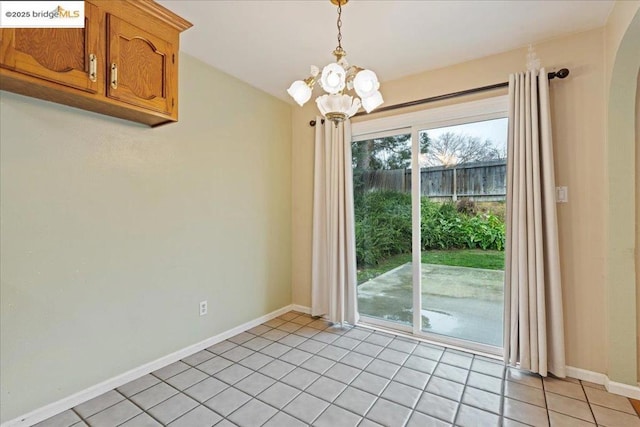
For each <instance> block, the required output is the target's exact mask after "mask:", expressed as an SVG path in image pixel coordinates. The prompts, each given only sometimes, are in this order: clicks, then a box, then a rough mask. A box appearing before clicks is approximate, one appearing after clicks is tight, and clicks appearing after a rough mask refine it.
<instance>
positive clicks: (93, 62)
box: [0, 2, 104, 93]
mask: <svg viewBox="0 0 640 427" xmlns="http://www.w3.org/2000/svg"><path fill="white" fill-rule="evenodd" d="M99 21H100V14H99V11H98V8H97V7H96V6H95V5H93V4H91V3H89V2H85V27H84V28H4V29H1V30H0V66H1V67H4V68H9V69H11V70H14V71H17V72H20V73H23V74H28V75H31V76H35V77H40V78H43V79H46V80H50V81H53V82H56V83H61V84H63V85H66V86H71V87H74V88H76V89H81V90H85V91H87V92H94V93H95V92H97V91H98V86H99V82H98V80H99V79H98V77H100V79H102V80H103V81H104V76H99V73H100V71H101V70H99V68H98V66H99V64H98V62H97V61H98V60H99V58H98V55H99V51H98V43H99V34H100V23H99ZM92 71H95V73H94V74H91V72H92Z"/></svg>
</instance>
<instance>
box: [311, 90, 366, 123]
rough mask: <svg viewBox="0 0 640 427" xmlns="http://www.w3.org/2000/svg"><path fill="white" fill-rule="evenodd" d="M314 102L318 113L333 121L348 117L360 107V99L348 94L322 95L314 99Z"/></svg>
mask: <svg viewBox="0 0 640 427" xmlns="http://www.w3.org/2000/svg"><path fill="white" fill-rule="evenodd" d="M316 104H317V105H318V110H320V113H322V115H323V116H324V117H326V118H327V119H329V120H331V121H333V122H341V121H344V120H346V119H348V118H349V117H351V116H353V115H354V114H355V113H356V112H357V111H358V109H359V108H360V100H359V99H358V98H353V97H352V96H349V95H338V94H331V95H322V96H319V97H318V98H317V99H316Z"/></svg>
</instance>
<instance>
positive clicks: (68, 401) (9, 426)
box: [0, 304, 310, 427]
mask: <svg viewBox="0 0 640 427" xmlns="http://www.w3.org/2000/svg"><path fill="white" fill-rule="evenodd" d="M305 309H306V310H307V311H303V310H305ZM291 310H295V311H299V312H302V313H306V312H308V311H310V310H309V308H308V307H302V306H298V305H293V304H291V305H287V306H285V307H282V308H280V309H278V310H275V311H272V312H271V313H269V314H265V315H264V316H261V317H258V318H257V319H253V320H251V321H249V322H246V323H243V324H242V325H240V326H236V327H235V328H232V329H229V330H227V331H225V332H222V333H220V334H218V335H215V336H213V337H210V338H207V339H206V340H203V341H200V342H199V343H196V344H193V345H190V346H188V347H185V348H183V349H181V350H178V351H176V352H174V353H171V354H168V355H166V356H163V357H161V358H159V359H156V360H154V361H152V362H149V363H145V364H144V365H142V366H139V367H137V368H134V369H131V370H130V371H127V372H125V373H123V374H120V375H117V376H115V377H113V378H110V379H108V380H106V381H103V382H101V383H99V384H96V385H94V386H91V387H89V388H87V389H85V390H82V391H79V392H78V393H75V394H72V395H71V396H67V397H65V398H63V399H60V400H58V401H57V402H54V403H51V404H49V405H46V406H43V407H42V408H38V409H36V410H33V411H31V412H29V413H27V414H25V415H22V416H20V417H17V418H14V419H12V420H9V421H6V422H4V423H2V425H0V427H27V426H32V425H34V424H37V423H39V422H40V421H43V420H46V419H47V418H50V417H52V416H54V415H57V414H59V413H61V412H64V411H66V410H67V409H71V408H73V407H74V406H77V405H79V404H80V403H83V402H86V401H87V400H90V399H93V398H94V397H97V396H100V395H101V394H103V393H106V392H107V391H109V390H113V389H114V388H117V387H120V386H122V385H124V384H126V383H128V382H130V381H133V380H135V379H136V378H139V377H141V376H143V375H146V374H148V373H150V372H153V371H157V370H158V369H160V368H163V367H165V366H167V365H170V364H172V363H174V362H177V361H178V360H180V359H184V358H185V357H187V356H190V355H192V354H194V353H197V352H199V351H201V350H204V349H205V348H207V347H211V346H212V345H214V344H217V343H219V342H221V341H224V340H226V339H228V338H231V337H233V336H234V335H237V334H239V333H241V332H244V331H246V330H249V329H251V328H253V327H256V326H258V325H260V324H262V323H264V322H268V321H269V320H271V319H273V318H276V317H278V316H280V315H282V314H284V313H287V312H288V311H291Z"/></svg>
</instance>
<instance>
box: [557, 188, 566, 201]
mask: <svg viewBox="0 0 640 427" xmlns="http://www.w3.org/2000/svg"><path fill="white" fill-rule="evenodd" d="M568 201H569V189H568V188H567V187H556V202H557V203H567V202H568Z"/></svg>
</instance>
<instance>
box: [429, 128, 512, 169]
mask: <svg viewBox="0 0 640 427" xmlns="http://www.w3.org/2000/svg"><path fill="white" fill-rule="evenodd" d="M504 158H506V153H504V152H501V151H500V150H499V149H498V148H496V147H495V146H494V145H493V143H492V142H491V140H489V139H485V140H484V141H483V140H481V139H480V138H478V137H476V136H470V135H466V134H463V133H454V132H446V133H443V134H442V135H440V136H439V137H438V138H436V139H433V140H430V143H429V147H428V150H426V153H423V155H422V162H421V163H423V165H425V164H426V166H454V165H457V164H461V163H469V162H479V161H484V160H499V159H504Z"/></svg>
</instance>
